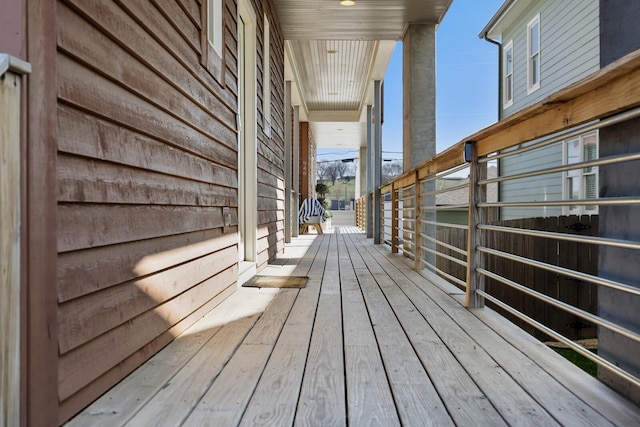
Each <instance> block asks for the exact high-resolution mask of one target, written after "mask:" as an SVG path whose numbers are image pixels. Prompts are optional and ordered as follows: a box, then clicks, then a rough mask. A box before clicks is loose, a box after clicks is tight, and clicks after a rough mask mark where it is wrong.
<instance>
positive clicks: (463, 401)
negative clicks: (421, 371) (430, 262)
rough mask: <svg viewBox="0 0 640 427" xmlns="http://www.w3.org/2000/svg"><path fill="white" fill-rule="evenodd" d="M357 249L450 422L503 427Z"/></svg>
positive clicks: (385, 276) (411, 308)
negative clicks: (410, 344)
mask: <svg viewBox="0 0 640 427" xmlns="http://www.w3.org/2000/svg"><path fill="white" fill-rule="evenodd" d="M360 243H361V242H360ZM358 248H359V251H360V255H361V256H362V258H363V259H364V260H365V261H366V262H367V263H368V264H369V266H370V267H369V269H370V270H371V272H372V274H373V275H374V277H375V278H376V280H377V282H378V283H379V285H380V288H381V289H382V291H383V292H384V294H385V296H386V298H387V299H388V300H389V303H390V304H391V305H392V306H393V307H394V310H395V312H396V315H397V317H398V320H399V321H400V323H401V324H402V327H403V328H404V330H405V333H406V334H407V335H408V337H409V339H410V340H411V343H412V345H413V347H414V349H415V351H416V353H417V354H418V357H419V358H420V360H421V361H422V363H423V365H424V366H425V368H426V370H427V372H428V374H429V377H430V378H431V381H433V384H434V386H435V388H436V389H437V390H438V393H439V395H440V398H441V399H442V400H443V402H444V404H445V405H446V406H447V408H449V413H450V414H451V418H452V419H453V420H454V422H455V423H456V424H458V425H473V424H476V425H489V424H491V425H494V426H498V425H506V424H505V423H504V421H503V420H502V419H501V417H500V415H499V414H498V412H497V411H496V409H495V408H494V407H493V406H492V405H491V402H489V400H488V399H487V398H486V396H485V395H484V394H483V393H482V391H481V390H480V389H479V388H478V386H477V384H476V383H475V382H474V381H473V380H472V378H471V377H470V376H469V375H468V374H467V371H466V370H465V369H464V367H463V366H462V365H461V364H460V362H458V360H457V359H456V358H455V355H454V354H453V352H452V351H451V350H450V349H449V348H448V347H447V346H446V345H444V344H443V343H442V341H441V340H440V338H439V337H438V335H437V334H436V333H435V331H434V330H433V329H432V328H431V326H430V325H429V323H428V322H427V321H426V319H425V318H424V317H423V316H422V315H421V314H420V312H419V311H418V310H417V308H416V306H415V305H414V304H413V302H411V300H410V299H409V298H408V297H407V295H406V294H404V293H403V292H401V291H400V290H399V288H398V286H397V285H396V282H395V281H394V279H393V278H392V277H391V276H390V275H389V273H388V272H387V271H385V270H384V269H383V268H382V266H381V265H380V264H378V263H377V262H374V260H375V258H374V257H373V255H372V253H370V252H369V250H367V249H369V248H367V247H366V246H362V245H361V246H358Z"/></svg>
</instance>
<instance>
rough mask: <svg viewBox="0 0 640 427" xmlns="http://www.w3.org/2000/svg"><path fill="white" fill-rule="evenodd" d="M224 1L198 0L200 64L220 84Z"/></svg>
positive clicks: (222, 66)
mask: <svg viewBox="0 0 640 427" xmlns="http://www.w3.org/2000/svg"><path fill="white" fill-rule="evenodd" d="M224 2H225V0H202V1H201V2H200V19H201V25H202V26H201V31H200V46H201V49H202V52H201V54H200V64H201V65H202V66H203V67H204V68H205V69H206V70H207V71H208V72H209V74H211V76H213V78H215V79H216V80H217V81H218V83H220V85H221V86H223V87H224V86H225V81H224V74H225V73H224V69H225V60H224V13H223V10H224Z"/></svg>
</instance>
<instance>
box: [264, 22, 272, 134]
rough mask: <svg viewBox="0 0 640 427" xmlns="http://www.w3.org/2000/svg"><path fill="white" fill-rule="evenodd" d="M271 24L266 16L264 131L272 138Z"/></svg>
mask: <svg viewBox="0 0 640 427" xmlns="http://www.w3.org/2000/svg"><path fill="white" fill-rule="evenodd" d="M269 31H270V24H269V18H267V15H266V14H265V15H264V28H263V33H264V34H263V37H262V114H263V117H264V118H263V120H264V122H263V124H262V127H263V130H264V133H265V135H267V136H271V60H270V54H271V49H270V46H269V43H270V41H269V40H270V39H269Z"/></svg>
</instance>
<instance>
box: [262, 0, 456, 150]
mask: <svg viewBox="0 0 640 427" xmlns="http://www.w3.org/2000/svg"><path fill="white" fill-rule="evenodd" d="M452 1H453V0H393V1H382V0H356V4H355V5H354V6H350V7H345V6H341V5H340V3H339V1H338V0H324V1H318V0H275V4H276V11H277V14H278V18H279V21H280V24H281V27H282V30H283V33H284V37H285V40H286V43H285V49H286V61H285V78H286V79H287V80H291V81H293V82H294V84H292V102H293V103H294V105H299V106H300V120H302V121H308V122H309V123H310V126H311V129H312V132H313V135H314V138H315V142H316V145H317V147H318V148H357V147H360V146H365V145H366V126H365V125H364V123H365V121H366V106H367V105H372V104H373V82H374V80H382V79H383V78H384V74H385V72H386V70H387V66H388V64H389V60H390V59H391V54H392V53H393V48H394V47H395V44H396V41H397V40H399V39H400V38H401V37H402V35H403V33H404V30H405V28H406V27H407V25H408V24H409V23H435V24H439V23H440V21H441V20H442V18H443V17H444V15H445V13H446V11H447V9H448V8H449V5H450V4H451V2H452Z"/></svg>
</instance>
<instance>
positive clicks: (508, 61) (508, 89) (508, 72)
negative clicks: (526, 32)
mask: <svg viewBox="0 0 640 427" xmlns="http://www.w3.org/2000/svg"><path fill="white" fill-rule="evenodd" d="M502 68H503V74H502V75H503V80H502V94H503V97H502V98H503V99H502V108H507V107H509V106H511V105H512V104H513V40H510V41H509V43H507V44H506V45H505V46H504V48H503V49H502Z"/></svg>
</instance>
